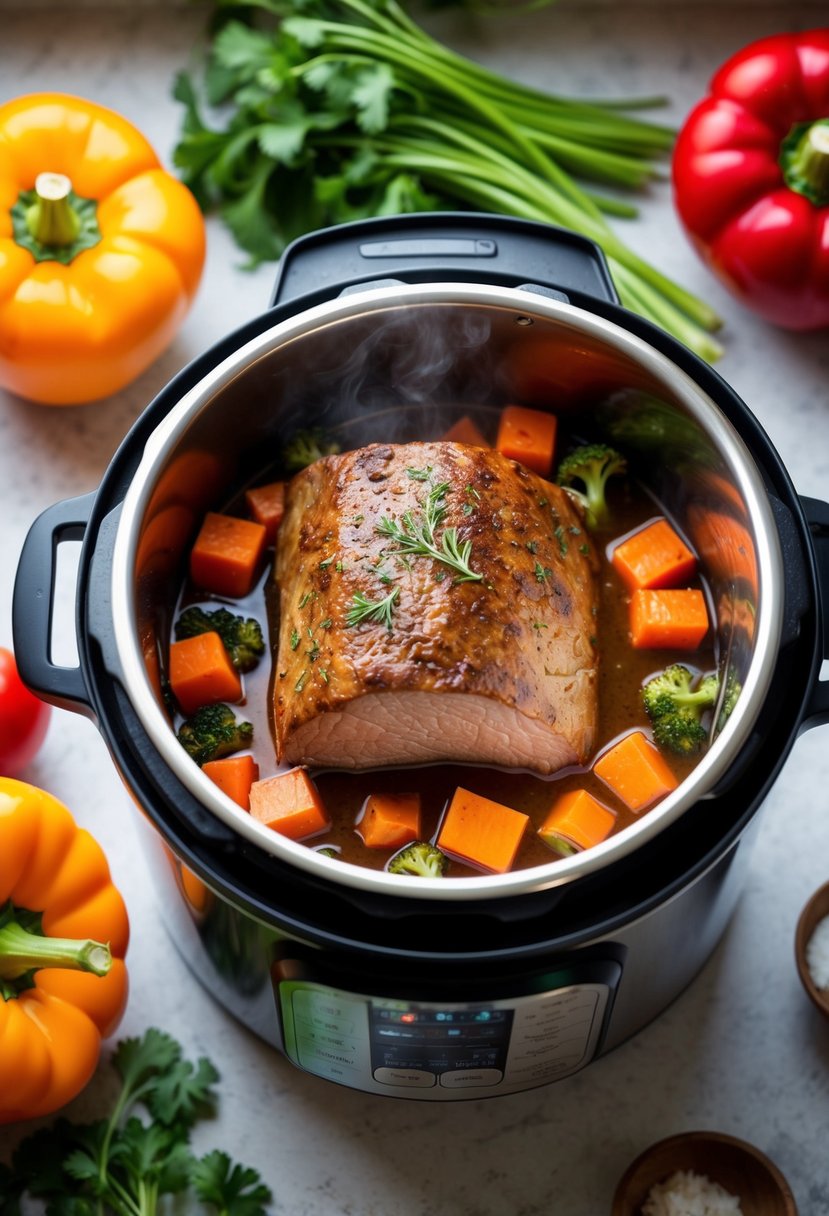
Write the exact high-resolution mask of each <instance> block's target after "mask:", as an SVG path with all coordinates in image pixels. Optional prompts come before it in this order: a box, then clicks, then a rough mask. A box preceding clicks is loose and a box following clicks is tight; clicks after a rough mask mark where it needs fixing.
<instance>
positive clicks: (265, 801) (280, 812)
mask: <svg viewBox="0 0 829 1216" xmlns="http://www.w3.org/2000/svg"><path fill="white" fill-rule="evenodd" d="M250 813H251V815H253V817H254V819H258V820H259V822H260V823H264V825H265V827H267V828H271V830H272V831H274V832H279V833H280V835H282V836H290V838H291V840H306V839H307V838H308V837H309V836H318V835H319V834H320V832H324V831H326V830H327V829H328V828H329V827H330V826H331V825H330V820H329V818H328V813H327V811H326V809H325V806H324V804H323V801H322V798H321V797H320V795H319V791H318V790H317V787H316V786H315V785H314V783H313V781H312V780H311V778H310V777H309V776H308V773H307V771H306V770H305V769H304V768H292V769H289V770H288V772H286V773H277V775H276V776H275V777H267V778H266V779H265V780H264V781H254V783H253V785H252V786H251V787H250Z"/></svg>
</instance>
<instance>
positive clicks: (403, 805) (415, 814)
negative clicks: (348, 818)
mask: <svg viewBox="0 0 829 1216" xmlns="http://www.w3.org/2000/svg"><path fill="white" fill-rule="evenodd" d="M356 827H357V831H358V832H359V834H360V835H361V836H362V838H363V843H364V844H365V845H366V847H367V848H369V849H400V848H402V847H403V845H404V844H411V842H412V841H413V840H418V839H419V838H420V794H369V796H368V798H367V799H366V802H365V806H364V808H363V814H362V816H361V818H360V819H359V820H358V822H357V825H356Z"/></svg>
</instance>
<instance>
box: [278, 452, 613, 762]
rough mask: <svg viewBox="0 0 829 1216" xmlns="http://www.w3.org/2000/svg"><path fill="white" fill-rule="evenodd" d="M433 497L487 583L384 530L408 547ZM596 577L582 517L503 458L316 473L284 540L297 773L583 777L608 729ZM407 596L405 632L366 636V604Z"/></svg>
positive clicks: (371, 631) (366, 456) (442, 456)
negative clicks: (436, 764)
mask: <svg viewBox="0 0 829 1216" xmlns="http://www.w3.org/2000/svg"><path fill="white" fill-rule="evenodd" d="M440 487H444V488H443V490H442V491H441V490H440V489H439V488H440ZM430 493H436V495H437V502H438V504H439V505H440V507H441V508H442V509H443V511H444V514H443V515H442V517H441V518H440V521H439V523H438V525H437V527H436V528H435V539H436V541H437V543H438V544H439V545H440V543H441V541H442V536H443V533H444V531H445V530H446V529H453V528H454V529H456V530H457V541H458V545H459V546H461V547H462V546H463V544H464V543H465V542H467V541H468V542H471V552H470V555H469V567H470V569H471V570H472V571H473V572H474V573H475V575H479V576H480V578H477V579H476V580H475V581H471V580H469V581H458V571H457V570H456V569H453V568H452V567H450V566H449V565H447V564H444V563H443V562H441V561H438V560H436V559H435V558H434V557H430V556H418V555H414V554H412V555H406V554H401V553H398V552H395V550H396V547H397V546H396V543H395V541H394V539H392V538H390V537H389V536H388V535H385V534H384V533H383V532H382V531H380V530H378V529H379V528H380V527H381V521H382V520H384V519H385V520H387V521H390V522H391V523H392V524H396V525H397V526H398V527H402V528H404V530H405V529H406V528H407V527H408V525H407V523H406V520H405V515H406V513H407V512H410V513H411V515H410V516H409V521H410V523H414V524H420V523H422V522H423V519H424V511H425V509H426V504H427V498H428V496H429V494H430ZM595 568H596V566H595V559H594V556H593V553H592V542H591V540H590V537H589V536H588V534H587V532H586V529H585V526H584V521H583V518H582V515H581V512H580V510H579V508H578V507H577V505H576V504H575V503H574V501H573V500H572V499H571V498H570V497H569V496H568V495H567V493H566V492H565V491H563V490H561V489H560V487H558V486H555V485H552V484H551V483H549V482H547V481H544V480H543V479H542V478H540V477H538V476H537V475H536V474H534V473H532V472H530V471H529V470H527V469H526V468H524V467H523V465H520V464H518V463H517V462H515V461H513V460H509V459H507V458H506V457H504V456H502V455H501V454H500V453H498V452H495V451H492V450H488V449H483V448H475V447H470V446H467V445H465V444H459V443H449V442H436V443H411V444H403V445H384V444H375V445H372V446H370V447H366V448H361V449H358V450H357V451H352V452H346V453H343V454H342V455H338V456H327V457H325V458H324V459H322V460H318V461H316V462H315V463H314V464H312V465H310V466H309V467H308V468H307V469H304V470H303V471H302V472H301V473H298V474H297V476H296V477H295V478H294V479H293V480H292V482H291V483H290V485H289V487H288V492H287V498H286V511H285V517H284V519H283V522H282V526H281V528H280V532H279V536H278V548H277V561H276V579H277V581H278V585H279V603H280V622H279V641H278V656H277V671H276V678H275V691H274V698H275V731H276V743H277V753H278V757H279V759H280V761H284V762H289V763H302V764H308V765H312V766H322V765H325V766H329V765H333V766H335V767H339V768H369V767H378V766H382V765H390V764H408V763H418V762H427V761H438V760H447V761H448V760H455V761H457V760H460V761H467V762H473V763H496V764H500V765H508V766H517V767H523V768H530V769H533V770H535V771H538V772H542V773H548V772H553V771H555V770H556V769H558V768H561V767H563V766H564V765H567V764H574V763H583V762H584V761H585V760H586V759H587V758H588V757H589V755H590V753H591V751H592V748H593V743H594V737H595V730H596V718H597V651H596V647H595V640H594V635H595V632H596V620H595V613H596V605H597V593H596V586H595ZM390 595H394V601H393V603H392V605H391V617H390V623H387V622H386V621H385V620H382V619H363V620H362V621H360V622H359V623H351V624H350V623H349V621H353V620H354V615H355V613H354V609H355V607H356V606H357V604H359V603H360V602H361V600H360V597H364V601H363V602H368V603H369V604H373V603H377V602H379V601H381V600H382V599H383V598H384V597H386V596H390ZM355 596H356V597H358V598H357V600H355ZM435 694H441V695H440V696H436V695H435Z"/></svg>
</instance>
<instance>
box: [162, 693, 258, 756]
mask: <svg viewBox="0 0 829 1216" xmlns="http://www.w3.org/2000/svg"><path fill="white" fill-rule="evenodd" d="M178 741H179V743H180V744H181V746H182V747H183V748H184V750H185V751H186V752H187V754H188V755H189V756H192V758H193V759H194V760H195V762H196V764H198V765H199V766H201V765H202V764H206V763H207V761H208V760H218V759H219V758H220V757H221V756H229V755H231V753H232V752H238V751H241V750H242V748H245V747H250V745H251V743H252V742H253V727H252V726H251V724H250V722H238V721H237V720H236V715H235V714H234V712H233V710H232V709H231V708H230V706H229V705H225V704H223V703H219V704H218V705H203V706H202V707H201V709H197V710H196V712H195V713H194V714H193V716H192V718H188V719H187V721H186V722H183V723H182V725H181V726H180V727H179V731H178Z"/></svg>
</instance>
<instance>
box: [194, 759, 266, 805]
mask: <svg viewBox="0 0 829 1216" xmlns="http://www.w3.org/2000/svg"><path fill="white" fill-rule="evenodd" d="M201 771H202V772H203V773H206V774H207V776H208V777H209V778H210V780H211V781H213V782H215V784H216V785H218V787H219V789H220V790H221V791H222V793H224V794H227V796H228V798H232V799H233V801H234V802H238V803H239V806H241V807H242V808H243V809H244V810H246V811H249V810H250V787H251V786H252V785H253V783H254V781H258V780H259V765H258V764H257V763H256V761H255V760H254V758H253V756H251V755H244V756H226V757H224V759H222V760H208V761H207V762H206V763H205V764H203V765H202V767H201Z"/></svg>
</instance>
